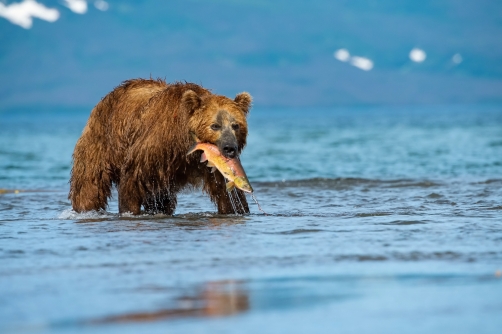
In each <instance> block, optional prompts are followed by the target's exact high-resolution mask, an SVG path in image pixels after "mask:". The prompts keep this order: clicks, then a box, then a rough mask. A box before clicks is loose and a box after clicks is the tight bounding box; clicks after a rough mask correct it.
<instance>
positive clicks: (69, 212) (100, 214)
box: [57, 209, 116, 220]
mask: <svg viewBox="0 0 502 334" xmlns="http://www.w3.org/2000/svg"><path fill="white" fill-rule="evenodd" d="M110 217H116V215H113V214H111V213H108V212H106V211H87V212H82V213H78V212H76V211H74V210H73V209H66V210H64V211H63V212H61V213H60V214H59V216H58V217H57V218H58V219H63V220H71V219H102V218H110Z"/></svg>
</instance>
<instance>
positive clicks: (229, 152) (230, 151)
mask: <svg viewBox="0 0 502 334" xmlns="http://www.w3.org/2000/svg"><path fill="white" fill-rule="evenodd" d="M223 155H224V156H225V157H227V158H230V159H232V158H235V156H236V155H237V149H236V148H235V147H234V146H230V145H225V146H223Z"/></svg>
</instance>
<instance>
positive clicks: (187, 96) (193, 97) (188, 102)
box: [181, 89, 202, 113]
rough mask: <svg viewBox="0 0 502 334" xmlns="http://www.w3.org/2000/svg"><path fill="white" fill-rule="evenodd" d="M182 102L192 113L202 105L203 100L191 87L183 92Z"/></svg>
mask: <svg viewBox="0 0 502 334" xmlns="http://www.w3.org/2000/svg"><path fill="white" fill-rule="evenodd" d="M181 103H182V104H183V105H184V106H185V108H186V109H187V110H188V112H189V113H192V112H194V110H195V109H198V108H199V107H200V106H201V104H202V100H201V98H200V97H199V95H197V93H195V92H194V91H193V90H191V89H189V90H187V91H186V92H184V93H183V97H182V98H181Z"/></svg>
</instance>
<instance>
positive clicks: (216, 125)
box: [182, 90, 252, 158]
mask: <svg viewBox="0 0 502 334" xmlns="http://www.w3.org/2000/svg"><path fill="white" fill-rule="evenodd" d="M251 101H252V98H251V95H249V94H248V93H246V92H244V93H240V94H237V96H236V97H235V98H234V99H233V100H232V99H229V98H228V97H225V96H220V95H214V94H204V95H202V96H199V95H197V93H195V92H194V91H193V90H187V91H186V92H185V93H184V94H183V98H182V104H183V106H184V108H185V110H187V111H188V112H189V114H190V119H189V127H190V131H191V132H193V133H194V134H195V135H196V136H197V138H199V140H200V141H201V142H204V143H211V144H214V145H216V146H218V148H219V150H220V152H221V153H222V154H223V155H224V156H225V157H227V158H234V157H236V156H238V155H239V154H240V153H241V151H242V149H243V148H244V146H245V145H246V138H247V134H248V126H247V119H246V117H247V115H248V113H249V110H250V108H251Z"/></svg>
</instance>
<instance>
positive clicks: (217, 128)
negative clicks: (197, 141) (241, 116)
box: [211, 123, 221, 131]
mask: <svg viewBox="0 0 502 334" xmlns="http://www.w3.org/2000/svg"><path fill="white" fill-rule="evenodd" d="M219 129H221V126H220V125H219V124H216V123H214V124H212V125H211V130H213V131H218V130H219Z"/></svg>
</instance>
